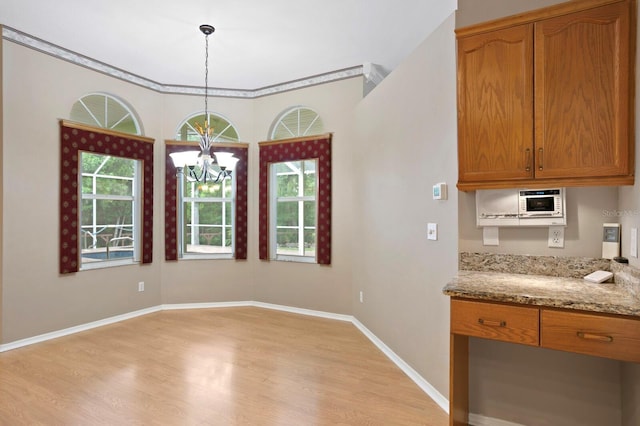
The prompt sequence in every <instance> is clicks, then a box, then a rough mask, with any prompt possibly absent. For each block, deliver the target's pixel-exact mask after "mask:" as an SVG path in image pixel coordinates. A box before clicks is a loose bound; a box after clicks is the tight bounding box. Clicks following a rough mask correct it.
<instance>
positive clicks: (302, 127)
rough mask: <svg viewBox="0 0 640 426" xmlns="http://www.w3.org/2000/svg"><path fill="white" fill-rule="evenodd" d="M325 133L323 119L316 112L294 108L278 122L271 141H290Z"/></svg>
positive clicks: (284, 113) (300, 107) (274, 127)
mask: <svg viewBox="0 0 640 426" xmlns="http://www.w3.org/2000/svg"><path fill="white" fill-rule="evenodd" d="M323 131H324V126H323V124H322V119H321V118H320V116H319V115H318V113H317V112H315V111H314V110H312V109H310V108H307V107H302V106H299V107H293V108H290V109H288V110H286V111H284V112H283V113H282V114H280V117H279V118H278V119H277V120H276V122H275V124H274V125H273V128H272V130H271V135H270V139H272V140H276V139H289V138H295V137H298V136H309V135H318V134H320V133H322V132H323Z"/></svg>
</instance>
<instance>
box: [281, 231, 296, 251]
mask: <svg viewBox="0 0 640 426" xmlns="http://www.w3.org/2000/svg"><path fill="white" fill-rule="evenodd" d="M277 234H278V235H277V242H276V244H277V249H276V252H277V254H298V250H299V248H298V247H299V245H298V229H297V228H296V229H278V232H277Z"/></svg>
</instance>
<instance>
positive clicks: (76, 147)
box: [59, 120, 154, 274]
mask: <svg viewBox="0 0 640 426" xmlns="http://www.w3.org/2000/svg"><path fill="white" fill-rule="evenodd" d="M153 144H154V140H153V139H151V138H147V137H142V136H136V135H131V134H128V133H121V132H115V131H112V130H106V129H102V128H96V127H92V126H89V125H85V124H80V123H74V122H71V121H68V120H60V151H61V152H60V241H59V244H60V265H59V267H60V273H61V274H69V273H74V272H78V271H80V270H82V271H85V270H90V269H95V268H82V269H80V266H81V260H80V256H81V248H80V244H81V238H80V232H81V226H80V220H79V219H80V205H79V202H80V200H81V199H82V194H81V191H82V187H81V185H80V178H81V176H79V175H81V173H82V172H81V169H82V168H81V166H80V164H79V161H80V157H81V152H82V151H87V152H91V153H97V154H105V155H113V156H118V157H124V158H129V159H133V160H140V165H141V168H142V174H141V176H140V181H141V188H140V197H141V200H140V203H141V204H140V209H141V213H140V215H139V217H140V221H141V223H140V227H139V229H138V232H139V234H140V241H139V247H140V250H141V251H140V260H139V262H135V263H131V262H127V263H126V264H127V265H131V264H136V263H142V264H146V263H151V262H152V260H153ZM100 263H102V262H100ZM108 263H109V265H104V266H103V267H107V266H109V267H111V266H117V265H116V264H118V265H119V262H115V263H111V262H108Z"/></svg>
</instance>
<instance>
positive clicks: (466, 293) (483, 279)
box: [443, 271, 640, 317]
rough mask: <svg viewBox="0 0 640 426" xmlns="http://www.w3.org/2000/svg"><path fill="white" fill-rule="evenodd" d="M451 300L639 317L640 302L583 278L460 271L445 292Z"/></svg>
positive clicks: (624, 291) (619, 290)
mask: <svg viewBox="0 0 640 426" xmlns="http://www.w3.org/2000/svg"><path fill="white" fill-rule="evenodd" d="M443 293H444V294H446V295H447V296H452V297H464V298H467V299H478V300H486V301H491V302H510V303H520V304H525V305H537V306H549V307H555V308H564V309H576V310H581V311H589V312H600V313H607V314H620V315H633V316H639V317H640V299H638V298H637V297H635V296H634V294H633V293H632V292H630V291H629V290H628V289H627V288H625V287H624V286H621V285H618V284H615V283H607V284H595V283H590V282H588V281H585V280H584V279H581V278H564V277H550V276H544V275H526V274H509V273H503V272H477V271H460V272H458V275H457V276H456V277H454V278H453V280H451V282H449V283H448V284H447V285H446V286H445V287H444V289H443Z"/></svg>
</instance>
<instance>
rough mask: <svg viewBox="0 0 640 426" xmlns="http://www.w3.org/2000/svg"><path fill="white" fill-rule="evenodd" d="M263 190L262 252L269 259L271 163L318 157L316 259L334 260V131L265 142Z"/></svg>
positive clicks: (260, 196) (261, 162)
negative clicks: (307, 136) (332, 181)
mask: <svg viewBox="0 0 640 426" xmlns="http://www.w3.org/2000/svg"><path fill="white" fill-rule="evenodd" d="M259 146H260V193H259V203H258V204H259V206H260V207H259V209H260V220H259V233H260V237H259V255H260V259H263V260H268V259H269V164H270V163H281V162H283V161H299V160H312V159H317V160H318V199H317V204H318V212H317V222H318V223H317V226H316V237H317V239H316V261H317V262H318V263H319V264H321V265H329V264H331V134H326V135H320V136H312V137H310V138H296V139H285V140H278V141H268V142H261V143H260V144H259Z"/></svg>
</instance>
